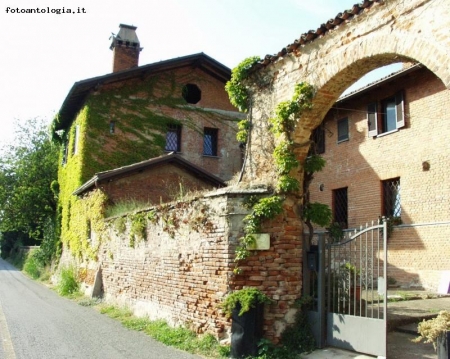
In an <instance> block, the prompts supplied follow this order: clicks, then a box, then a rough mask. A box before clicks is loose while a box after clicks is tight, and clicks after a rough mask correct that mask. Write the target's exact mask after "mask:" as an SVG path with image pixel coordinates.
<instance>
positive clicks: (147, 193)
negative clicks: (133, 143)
mask: <svg viewBox="0 0 450 359" xmlns="http://www.w3.org/2000/svg"><path fill="white" fill-rule="evenodd" d="M100 189H101V190H102V191H103V192H105V193H106V194H107V195H108V200H109V201H111V203H117V202H120V201H125V200H128V199H130V198H135V199H139V200H140V201H145V202H149V203H153V204H159V203H161V202H170V201H173V200H175V199H177V198H179V197H180V196H183V195H186V194H187V193H189V192H190V193H193V192H197V191H200V190H205V189H206V190H211V189H213V186H212V185H209V184H208V183H205V182H203V181H202V180H201V179H199V178H197V177H195V176H193V175H192V174H190V173H188V172H186V171H185V170H183V169H181V168H179V167H177V166H174V165H172V164H166V165H162V166H158V167H155V168H151V169H148V170H144V171H143V172H139V173H133V174H131V175H127V176H122V177H121V178H115V179H114V180H113V181H110V182H107V183H104V184H102V185H100Z"/></svg>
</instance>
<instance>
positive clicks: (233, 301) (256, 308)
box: [221, 288, 271, 359]
mask: <svg viewBox="0 0 450 359" xmlns="http://www.w3.org/2000/svg"><path fill="white" fill-rule="evenodd" d="M270 302H271V300H270V299H269V297H267V296H266V295H265V294H264V293H262V292H261V291H260V290H258V289H257V288H244V289H240V290H237V291H234V292H232V293H230V294H229V295H228V296H227V297H226V298H225V299H224V301H223V302H222V304H221V307H222V309H223V310H224V312H225V314H226V315H227V316H228V317H230V316H231V319H232V322H231V358H236V359H240V358H247V357H249V356H255V355H257V354H258V342H259V341H260V339H261V338H262V334H263V317H264V303H270Z"/></svg>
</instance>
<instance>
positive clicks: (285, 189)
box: [226, 57, 331, 274]
mask: <svg viewBox="0 0 450 359" xmlns="http://www.w3.org/2000/svg"><path fill="white" fill-rule="evenodd" d="M258 60H259V58H257V57H253V58H249V59H246V60H244V61H243V62H242V63H241V64H240V65H239V66H238V67H237V68H236V69H234V70H233V75H232V79H231V80H230V81H229V82H228V83H227V86H226V90H227V92H228V95H229V97H230V100H231V102H232V103H233V104H234V105H236V106H237V107H238V108H239V109H240V110H241V111H242V110H244V111H247V110H248V99H249V93H248V90H247V88H246V87H245V85H244V84H243V81H244V80H245V79H246V78H247V77H248V69H249V68H250V66H251V65H253V64H254V63H255V61H258ZM314 95H315V91H314V88H313V87H312V86H311V85H310V84H308V83H306V82H302V83H299V84H297V85H296V86H295V90H294V95H293V97H292V99H291V100H290V101H284V102H281V103H279V104H278V106H277V107H276V109H275V117H273V118H271V119H270V123H271V131H272V133H273V134H274V135H275V137H277V139H278V145H277V146H276V147H275V149H274V151H273V154H272V156H273V158H274V164H275V168H276V173H277V175H278V181H277V184H276V187H275V194H274V195H273V196H270V197H265V198H262V199H259V200H256V201H254V203H253V204H252V205H251V213H250V214H248V215H247V216H246V217H245V218H244V223H245V226H244V236H243V237H242V238H241V239H240V241H239V245H238V246H237V248H236V257H235V262H236V266H235V269H234V273H235V274H238V273H240V272H241V270H240V268H239V267H238V265H239V262H241V261H242V260H245V259H246V258H248V257H249V256H250V255H251V253H250V251H249V249H248V248H249V247H251V246H252V245H253V244H254V243H255V236H254V235H255V234H256V233H258V231H259V230H260V227H261V224H262V222H263V221H264V220H266V219H271V218H274V217H275V216H277V215H279V214H280V213H282V211H283V202H284V197H283V195H285V194H288V193H296V192H298V191H299V190H300V182H299V181H298V180H297V179H296V178H295V177H293V176H292V175H291V172H292V171H293V170H294V169H295V168H297V167H299V166H300V163H299V161H298V159H297V158H296V156H295V154H294V142H293V141H292V139H291V138H290V134H291V133H292V131H293V130H294V129H295V127H296V124H297V122H298V120H299V119H300V117H301V115H302V114H303V113H304V112H305V111H307V110H310V109H311V108H312V99H313V97H314ZM250 130H251V124H250V122H249V120H243V121H241V122H240V123H239V132H238V134H237V139H238V141H240V142H244V143H245V142H247V140H248V134H249V131H250ZM324 165H325V161H324V160H323V159H322V158H321V157H320V156H317V155H314V156H310V157H308V158H307V160H306V161H305V163H304V164H303V167H304V169H305V178H307V179H308V182H307V183H306V182H304V183H303V184H304V186H303V200H302V219H303V221H304V222H305V223H306V224H307V226H308V228H310V225H311V223H317V224H319V225H323V224H325V222H326V221H327V220H328V219H331V211H330V209H329V208H328V206H326V205H322V204H315V203H313V204H312V203H309V190H308V187H309V184H310V182H311V180H312V174H313V173H314V172H316V171H320V170H321V169H322V168H323V166H324ZM328 222H329V220H328Z"/></svg>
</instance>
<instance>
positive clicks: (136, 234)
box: [129, 212, 148, 248]
mask: <svg viewBox="0 0 450 359" xmlns="http://www.w3.org/2000/svg"><path fill="white" fill-rule="evenodd" d="M129 218H130V220H131V228H130V237H129V240H130V247H132V248H134V246H135V245H136V243H137V242H138V241H139V240H146V239H147V232H146V229H147V218H148V217H147V214H146V213H143V212H140V213H135V214H132V215H130V216H129Z"/></svg>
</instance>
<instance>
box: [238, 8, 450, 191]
mask: <svg viewBox="0 0 450 359" xmlns="http://www.w3.org/2000/svg"><path fill="white" fill-rule="evenodd" d="M371 3H372V5H371V6H370V7H367V8H365V9H364V10H363V9H361V10H360V13H359V14H357V15H355V16H354V17H353V18H351V19H349V20H347V21H346V22H344V23H343V24H341V25H340V26H339V27H336V28H335V29H333V30H332V31H329V32H327V33H325V34H324V35H323V36H319V37H317V38H316V39H315V40H313V41H310V42H309V43H307V44H306V45H304V46H303V47H299V48H298V49H297V50H296V51H293V52H290V53H285V52H284V51H281V52H280V54H282V55H280V54H278V55H274V56H272V58H271V61H269V63H268V64H264V65H263V66H259V69H258V70H257V71H255V73H254V74H253V76H252V79H251V82H252V87H253V91H252V93H253V94H254V96H253V98H252V103H253V111H252V117H253V118H252V121H253V130H252V131H253V133H252V141H251V143H250V151H249V152H250V156H249V162H248V163H247V167H246V172H245V174H244V181H245V182H248V183H267V182H268V181H269V182H270V180H268V178H270V179H271V180H272V179H273V178H274V177H275V176H274V173H273V168H271V167H272V166H271V164H272V149H273V146H274V141H275V140H274V139H273V138H272V136H271V134H270V131H268V128H269V124H268V119H269V118H270V117H271V116H273V113H274V108H275V107H276V105H277V104H278V103H280V102H282V101H286V100H289V99H290V98H291V97H292V94H293V91H294V86H295V84H297V83H300V82H308V83H310V84H312V85H313V86H314V87H315V88H316V91H317V93H316V96H315V98H314V100H313V105H314V106H313V110H312V111H311V112H310V113H309V114H306V115H304V116H303V117H302V119H301V121H300V122H299V124H298V125H297V128H296V130H295V133H294V134H293V138H294V140H295V142H296V144H297V145H298V146H299V147H298V148H297V150H296V152H297V154H298V156H299V157H300V159H301V158H303V157H304V156H305V155H306V153H307V147H305V146H302V145H303V144H305V143H306V142H307V141H308V139H309V136H310V134H311V131H312V129H314V128H315V127H317V126H318V125H319V124H320V122H321V121H322V119H323V117H324V116H325V114H326V113H327V111H328V110H329V109H330V107H331V106H332V105H333V103H334V102H335V101H336V100H337V99H338V98H339V96H340V95H341V94H342V92H343V91H344V90H345V89H347V88H348V87H349V86H350V85H351V84H353V83H354V82H356V81H357V80H358V79H359V78H361V77H362V76H363V75H365V74H366V73H368V72H370V71H372V70H374V69H376V68H379V67H382V66H385V65H389V64H392V63H396V62H417V63H421V64H423V65H424V66H426V67H427V68H428V69H429V70H431V71H432V72H433V73H435V75H436V76H438V77H439V78H440V79H441V80H442V82H443V83H444V85H445V86H446V87H447V88H450V66H449V63H448V59H450V37H449V36H448V28H449V27H450V4H449V3H448V2H447V1H445V0H411V1H408V2H405V1H402V0H388V1H377V0H375V1H371ZM436 14H439V16H436ZM283 53H284V55H283ZM299 176H300V177H301V176H302V174H301V173H300V174H299ZM268 184H270V183H268Z"/></svg>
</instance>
